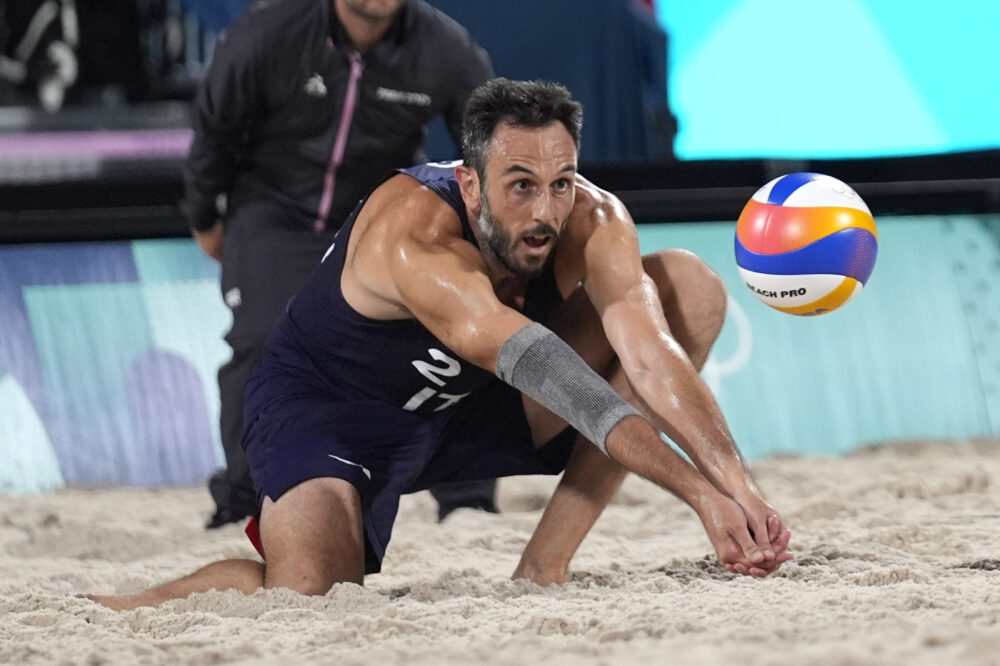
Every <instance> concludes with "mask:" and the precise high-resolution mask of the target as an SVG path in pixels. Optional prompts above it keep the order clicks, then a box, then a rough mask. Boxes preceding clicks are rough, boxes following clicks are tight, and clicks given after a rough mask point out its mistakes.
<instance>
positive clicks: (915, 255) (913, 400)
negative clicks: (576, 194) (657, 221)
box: [640, 217, 995, 457]
mask: <svg viewBox="0 0 1000 666" xmlns="http://www.w3.org/2000/svg"><path fill="white" fill-rule="evenodd" d="M974 224H976V221H975V220H974V219H969V220H966V221H965V222H964V225H974ZM734 231H735V224H713V223H704V224H690V225H663V226H651V225H643V226H642V227H640V238H641V244H642V248H643V251H644V252H648V251H651V250H654V249H659V248H662V247H671V246H672V247H686V248H688V249H691V250H693V251H695V252H697V253H698V254H699V255H701V256H702V257H703V258H704V259H705V260H706V261H707V262H708V263H709V265H711V266H712V267H713V268H714V269H715V270H716V271H717V272H718V273H719V274H720V275H721V276H722V278H723V279H724V280H725V282H726V284H727V286H728V288H729V290H730V295H731V297H732V300H733V303H732V306H731V309H730V315H729V317H727V322H726V325H725V327H724V330H723V333H722V336H721V337H720V340H719V343H718V345H717V346H716V348H715V350H713V358H712V364H715V365H714V369H713V366H712V364H710V367H709V369H710V370H712V373H711V377H710V378H707V379H711V381H710V384H711V385H713V388H715V389H716V394H717V397H718V399H719V402H720V404H721V405H722V407H723V410H724V412H725V413H726V415H727V418H728V419H729V422H730V426H731V428H732V430H733V433H734V435H735V436H736V437H737V439H738V441H739V442H740V446H741V447H742V448H743V450H744V452H745V453H746V454H747V455H748V456H750V457H760V456H763V455H765V454H768V453H771V452H775V451H795V452H799V453H809V452H814V453H836V452H842V451H846V450H849V449H850V448H853V447H855V446H857V445H859V444H861V443H864V442H868V441H874V440H884V439H892V438H900V437H969V436H977V435H985V434H990V433H991V432H994V434H995V431H993V430H992V426H991V423H990V418H989V409H988V406H987V404H986V399H985V397H984V393H983V391H982V387H981V385H980V381H979V372H978V368H977V359H976V354H975V347H974V342H973V340H972V339H971V337H970V334H969V330H968V327H967V325H966V318H965V316H964V313H963V311H962V306H961V298H960V293H959V292H960V287H958V286H957V285H956V282H955V279H954V275H953V271H952V267H951V262H952V257H951V256H950V254H949V252H950V250H949V248H950V246H951V243H950V241H951V238H952V235H953V233H954V232H953V231H950V230H949V226H948V224H946V221H945V219H944V218H933V217H932V218H888V219H882V220H879V238H880V245H879V259H878V263H877V265H876V267H875V272H874V274H873V276H872V279H871V280H870V282H869V284H868V287H867V288H866V290H865V291H864V292H862V293H861V294H860V295H859V296H858V297H857V299H856V300H854V301H852V302H851V303H849V304H848V305H847V306H845V307H844V308H842V309H841V310H838V311H836V312H833V313H831V314H828V315H824V316H821V317H813V318H809V317H794V316H792V315H786V314H784V313H780V312H778V311H776V310H772V309H771V308H768V307H767V306H765V305H763V304H762V303H760V302H759V301H757V299H756V298H755V297H754V296H753V295H752V294H750V293H749V292H748V291H747V289H746V288H745V287H744V286H743V285H742V283H741V281H740V279H739V274H738V273H737V271H736V267H735V262H734V259H733V250H732V241H733V233H734ZM741 321H743V322H745V325H744V326H742V327H741V326H740V325H739V324H740V322H741ZM747 351H748V353H747ZM741 356H742V357H743V358H742V360H740V357H741ZM720 366H721V368H723V369H724V370H725V372H724V373H722V374H721V375H720V373H719V372H718V369H719V367H720Z"/></svg>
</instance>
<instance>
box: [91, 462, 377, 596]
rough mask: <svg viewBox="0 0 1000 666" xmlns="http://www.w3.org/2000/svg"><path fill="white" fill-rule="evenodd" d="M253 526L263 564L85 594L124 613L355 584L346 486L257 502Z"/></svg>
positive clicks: (355, 542) (359, 544) (352, 512)
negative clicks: (194, 598) (199, 595)
mask: <svg viewBox="0 0 1000 666" xmlns="http://www.w3.org/2000/svg"><path fill="white" fill-rule="evenodd" d="M260 525H261V527H260V532H261V542H262V544H263V547H264V553H265V554H266V556H267V564H266V565H265V564H262V563H260V562H256V561H253V560H221V561H219V562H213V563H212V564H209V565H208V566H205V567H202V568H201V569H198V570H197V571H195V572H194V573H192V574H189V575H187V576H184V577H182V578H178V579H176V580H172V581H169V582H167V583H163V584H162V585H157V586H156V587H152V588H150V589H148V590H144V591H142V592H139V593H137V594H128V595H88V597H89V598H90V599H93V600H94V601H96V602H97V603H99V604H101V605H104V606H107V607H109V608H113V609H115V610H131V609H133V608H138V607H139V606H159V605H160V604H162V603H163V602H165V601H168V600H170V599H184V598H186V597H188V596H190V595H191V594H194V593H196V592H207V591H208V590H212V589H215V590H227V589H236V590H240V591H241V592H243V593H244V594H251V593H253V592H254V591H255V590H257V589H258V588H260V587H268V588H270V587H287V588H289V589H291V590H294V591H296V592H299V593H300V594H325V593H326V592H327V591H328V590H329V589H330V588H331V587H333V585H334V583H341V582H351V583H358V584H360V583H361V582H362V580H363V578H364V537H363V533H362V529H361V498H360V496H359V495H358V491H357V490H356V489H355V488H354V486H352V485H351V484H350V483H348V482H347V481H344V480H342V479H332V478H318V479H310V480H309V481H305V482H303V483H300V484H299V485H297V486H295V487H294V488H292V489H291V490H289V491H288V492H286V493H285V494H284V495H282V496H281V497H280V498H279V499H278V501H277V502H273V501H271V499H270V498H268V499H266V500H264V506H263V507H262V509H261V516H260Z"/></svg>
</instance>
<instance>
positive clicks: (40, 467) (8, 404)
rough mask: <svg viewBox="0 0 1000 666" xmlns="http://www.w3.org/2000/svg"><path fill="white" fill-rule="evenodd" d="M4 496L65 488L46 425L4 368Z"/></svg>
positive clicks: (0, 389)
mask: <svg viewBox="0 0 1000 666" xmlns="http://www.w3.org/2000/svg"><path fill="white" fill-rule="evenodd" d="M0 405H2V406H3V418H2V419H0V460H3V464H2V465H0V493H22V492H40V491H44V490H52V489H55V488H59V487H61V486H63V485H64V482H63V477H62V472H61V471H60V468H59V460H58V459H57V458H56V454H55V452H54V451H53V449H52V443H51V442H50V441H49V437H48V434H47V433H46V432H45V425H44V424H43V423H42V420H41V419H40V418H39V417H38V414H37V413H36V412H35V408H34V406H33V405H32V404H31V401H30V400H29V399H28V396H27V395H25V393H24V390H23V389H22V388H21V386H20V385H19V384H18V382H17V380H16V379H15V378H14V376H13V375H10V374H5V373H4V371H3V369H2V368H0Z"/></svg>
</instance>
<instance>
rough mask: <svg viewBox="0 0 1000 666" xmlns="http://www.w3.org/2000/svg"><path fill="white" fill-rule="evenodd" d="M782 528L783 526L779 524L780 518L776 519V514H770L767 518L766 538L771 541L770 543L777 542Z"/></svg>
mask: <svg viewBox="0 0 1000 666" xmlns="http://www.w3.org/2000/svg"><path fill="white" fill-rule="evenodd" d="M783 527H784V525H782V524H781V518H779V517H778V514H776V513H772V514H771V515H770V516H768V517H767V537H768V538H769V539H770V540H771V543H774V542H775V541H777V540H778V537H779V536H781V530H782V528H783Z"/></svg>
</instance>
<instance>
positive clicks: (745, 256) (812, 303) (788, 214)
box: [735, 173, 878, 316]
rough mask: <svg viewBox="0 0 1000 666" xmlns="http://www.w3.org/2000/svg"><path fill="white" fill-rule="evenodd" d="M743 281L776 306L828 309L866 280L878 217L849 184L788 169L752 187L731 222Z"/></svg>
mask: <svg viewBox="0 0 1000 666" xmlns="http://www.w3.org/2000/svg"><path fill="white" fill-rule="evenodd" d="M735 245H736V265H737V268H738V269H739V272H740V276H741V277H742V278H743V282H744V284H745V285H746V286H747V288H748V289H749V290H750V291H751V293H753V294H754V296H756V297H757V298H758V299H760V300H761V301H763V302H764V303H765V304H767V305H769V306H771V307H772V308H774V309H775V310H780V311H781V312H787V313H788V314H794V315H802V316H811V315H820V314H826V313H829V312H833V311H834V310H836V309H837V308H839V307H841V306H843V305H845V304H846V303H848V302H849V301H850V300H851V299H853V298H854V297H855V296H857V295H858V294H859V293H860V292H861V290H862V289H863V288H864V286H865V284H867V283H868V278H869V277H871V274H872V270H874V268H875V257H876V255H877V254H878V232H877V230H876V228H875V220H874V218H872V214H871V211H870V210H869V209H868V206H867V205H866V204H865V202H864V201H863V200H862V199H861V197H860V196H858V194H857V192H855V191H854V190H853V189H851V188H850V187H849V186H848V185H847V184H846V183H843V182H841V181H840V180H837V179H836V178H834V177H832V176H827V175H824V174H819V173H790V174H787V175H784V176H780V177H778V178H775V179H774V180H772V181H771V182H769V183H768V184H767V185H764V187H762V188H760V189H759V190H757V192H756V193H754V195H753V197H751V198H750V201H748V202H747V204H746V206H745V207H744V208H743V212H741V213H740V217H739V220H738V221H737V223H736V239H735Z"/></svg>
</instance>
